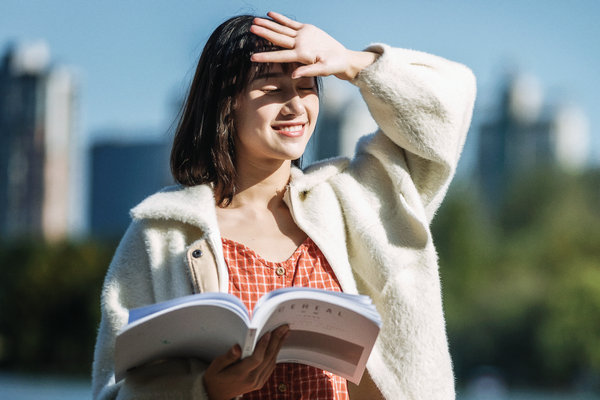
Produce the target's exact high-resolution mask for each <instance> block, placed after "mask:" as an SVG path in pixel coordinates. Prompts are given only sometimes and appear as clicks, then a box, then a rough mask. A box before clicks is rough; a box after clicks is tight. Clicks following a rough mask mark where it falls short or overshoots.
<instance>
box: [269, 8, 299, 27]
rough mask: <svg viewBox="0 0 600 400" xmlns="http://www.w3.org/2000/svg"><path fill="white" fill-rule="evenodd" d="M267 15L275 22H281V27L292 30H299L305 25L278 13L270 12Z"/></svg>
mask: <svg viewBox="0 0 600 400" xmlns="http://www.w3.org/2000/svg"><path fill="white" fill-rule="evenodd" d="M267 15H268V16H269V17H271V18H273V20H275V21H277V22H279V23H280V24H281V25H285V26H288V27H290V28H292V29H296V30H298V29H300V28H302V26H303V25H304V24H302V23H301V22H298V21H294V20H293V19H290V18H288V17H286V16H285V15H283V14H279V13H276V12H275V11H269V12H268V13H267Z"/></svg>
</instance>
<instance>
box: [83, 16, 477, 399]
mask: <svg viewBox="0 0 600 400" xmlns="http://www.w3.org/2000/svg"><path fill="white" fill-rule="evenodd" d="M268 15H269V17H270V19H266V18H254V17H251V16H241V17H235V18H232V19H230V20H229V21H226V22H225V23H223V24H222V25H221V26H220V27H219V28H217V30H216V31H215V32H214V33H213V35H212V36H211V38H210V39H209V40H208V42H207V45H206V47H205V49H204V51H203V54H202V56H201V59H200V61H199V63H198V68H197V70H196V76H195V78H194V81H193V83H192V85H191V88H190V93H189V95H188V98H187V102H186V105H185V109H184V112H183V115H182V119H181V121H180V124H179V126H178V130H177V133H176V136H175V140H174V145H173V150H172V156H171V164H172V165H171V166H172V170H173V174H174V177H175V179H176V180H177V181H178V182H179V183H180V184H181V185H180V186H177V187H173V188H167V189H165V190H163V191H162V192H159V193H157V194H155V195H153V196H150V197H149V198H148V199H146V200H144V201H143V202H142V203H141V204H140V205H138V206H137V207H136V208H134V209H133V210H132V217H133V222H132V224H131V226H130V228H129V229H128V231H127V233H126V234H125V236H124V238H123V240H122V242H121V244H120V245H119V248H118V249H117V252H116V254H115V257H114V259H113V261H112V263H111V266H110V268H109V272H108V274H107V277H106V282H105V286H104V291H103V303H102V310H103V316H102V322H101V326H100V331H99V335H98V340H97V344H96V353H95V361H94V377H93V378H94V383H93V385H94V396H95V397H96V398H114V397H118V398H198V399H212V400H215V399H230V398H233V397H236V396H240V395H244V398H272V397H277V398H280V397H282V396H289V397H290V398H297V396H302V398H311V399H314V398H319V399H320V398H326V399H346V398H348V394H347V388H346V382H345V381H344V380H343V379H341V378H339V377H336V376H334V375H332V374H329V373H328V372H326V371H321V370H318V369H315V368H311V367H307V366H301V365H297V364H293V365H287V364H277V365H276V364H275V359H276V356H277V353H278V351H279V348H280V347H281V344H282V342H283V341H284V340H285V336H286V334H287V329H288V328H287V327H285V326H284V327H280V328H278V329H277V330H275V331H274V332H272V333H270V334H267V335H265V336H264V337H263V338H262V339H261V340H260V341H259V345H258V346H257V349H256V350H255V352H254V354H253V355H252V356H250V357H248V358H245V359H244V360H240V349H239V348H238V347H237V346H235V347H234V348H232V349H230V351H229V352H228V353H226V354H224V355H222V356H220V357H218V358H216V359H215V360H213V362H212V363H210V364H209V365H204V364H202V363H201V362H199V361H198V360H194V359H186V360H169V361H165V362H163V363H159V364H154V365H150V366H148V367H146V368H142V369H141V370H139V371H137V372H136V373H133V374H131V375H129V376H128V377H127V378H126V379H125V380H124V381H123V382H121V383H118V384H115V382H114V374H113V358H112V350H113V348H114V338H115V335H116V332H118V330H119V329H120V328H121V327H122V326H123V325H124V324H125V323H126V320H127V315H128V310H129V309H130V308H133V307H138V306H141V305H145V304H149V303H154V302H158V301H162V300H166V299H170V298H173V297H178V296H183V295H187V294H190V293H193V292H202V291H223V292H230V293H234V294H236V295H237V296H239V297H241V298H242V300H243V301H244V302H245V303H246V305H247V306H249V308H250V309H251V308H252V307H253V304H254V302H255V301H256V299H258V298H259V297H260V296H261V295H262V294H264V292H267V291H269V290H272V289H274V288H277V287H282V286H290V285H303V286H312V287H321V288H325V289H328V290H343V291H345V292H349V293H357V292H361V293H364V294H367V295H369V296H371V298H372V299H373V301H374V303H375V304H376V306H377V308H378V311H379V313H380V314H381V316H382V319H383V326H382V330H381V332H380V336H379V338H378V341H377V343H376V344H375V347H374V349H373V352H372V354H371V357H370V359H369V362H368V364H367V370H368V373H366V374H365V375H366V377H365V378H363V383H364V384H363V383H361V386H360V387H359V388H354V389H355V390H368V391H370V394H368V395H366V394H361V393H360V392H353V393H352V394H351V397H352V398H376V397H373V396H382V397H384V398H386V399H448V398H453V397H454V387H453V375H452V369H451V362H450V357H449V354H448V346H447V340H446V336H445V328H444V319H443V313H442V306H441V295H440V286H439V277H438V271H437V268H438V267H437V257H436V253H435V249H434V247H433V244H432V240H431V233H430V230H429V223H430V221H431V219H432V217H433V214H434V212H435V210H436V209H437V207H438V206H439V204H440V202H441V200H442V198H443V196H444V194H445V191H446V189H447V187H448V184H449V181H450V178H451V177H452V174H453V172H454V168H455V166H456V163H457V161H458V157H459V155H460V152H461V149H462V145H463V143H464V139H465V135H466V132H467V130H468V126H469V123H470V118H471V112H472V107H473V102H474V97H475V84H474V78H473V76H472V74H471V73H470V71H469V70H468V69H467V68H465V67H464V66H462V65H459V64H456V63H452V62H449V61H447V60H444V59H441V58H439V57H435V56H432V55H428V54H424V53H420V52H415V51H411V50H403V49H392V48H390V47H388V46H385V45H373V46H370V47H369V48H368V49H367V50H366V51H362V52H356V51H350V50H347V49H346V48H344V47H343V46H342V45H341V44H340V43H338V42H337V41H335V40H334V39H333V38H331V37H330V36H329V35H327V34H326V33H325V32H323V31H321V30H320V29H318V28H316V27H314V26H311V25H308V24H302V23H300V22H296V21H293V20H291V19H289V18H286V17H284V16H282V15H280V14H277V13H269V14H268ZM328 75H335V76H336V77H338V78H340V79H343V80H348V81H350V82H352V83H353V84H355V85H357V86H358V87H359V88H360V90H361V93H362V96H363V97H364V99H365V101H366V102H367V105H368V106H369V109H370V111H371V113H372V115H373V117H374V119H375V120H376V121H377V123H378V125H379V128H380V129H379V130H378V132H376V133H375V134H373V135H369V136H366V137H365V138H363V139H361V141H360V142H359V144H358V145H357V150H356V155H355V157H354V158H353V159H352V160H347V159H341V158H340V159H334V160H330V161H327V162H323V163H320V164H317V165H315V166H313V167H311V168H309V169H308V170H307V171H305V172H303V171H301V170H299V169H298V168H296V167H295V165H296V164H297V160H298V159H299V158H300V157H301V156H302V153H303V152H304V149H305V147H306V143H307V142H308V139H309V138H310V135H311V134H312V132H313V131H314V127H315V125H316V121H317V116H318V107H319V103H318V92H319V85H318V78H317V77H318V76H328ZM279 267H282V268H283V269H281V268H279ZM274 271H284V272H283V273H282V274H276V273H274ZM207 323H212V322H211V321H207ZM364 386H367V387H366V388H365V387H364ZM355 393H356V394H355ZM363 393H364V392H363ZM373 393H376V394H373ZM364 396H367V397H364ZM285 398H287V397H285Z"/></svg>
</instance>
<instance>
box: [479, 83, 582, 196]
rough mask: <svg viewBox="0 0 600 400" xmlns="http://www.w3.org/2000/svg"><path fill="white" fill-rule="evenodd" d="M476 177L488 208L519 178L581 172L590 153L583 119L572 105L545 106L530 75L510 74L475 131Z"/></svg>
mask: <svg viewBox="0 0 600 400" xmlns="http://www.w3.org/2000/svg"><path fill="white" fill-rule="evenodd" d="M479 133H480V135H479V149H478V161H479V162H478V169H477V172H478V175H479V182H480V187H481V189H482V194H483V196H484V198H485V200H486V202H487V203H488V205H490V206H491V207H492V208H497V207H498V206H500V205H501V203H502V201H503V198H504V194H505V193H506V191H507V189H508V185H510V183H511V182H512V181H513V180H514V179H515V178H516V177H517V176H518V175H522V174H526V173H528V172H531V171H534V170H539V169H543V168H558V169H563V170H572V171H573V170H575V171H576V170H580V169H582V168H584V167H585V165H586V162H587V158H588V155H589V141H590V138H589V124H588V120H587V117H586V116H585V115H584V114H583V112H582V111H581V110H580V109H579V108H578V107H576V106H574V105H561V104H549V103H548V102H546V100H545V98H544V92H543V89H542V86H541V85H540V83H539V82H538V80H537V79H536V78H535V77H533V76H527V75H510V76H508V77H507V79H506V80H505V82H504V83H503V86H502V89H501V92H500V98H499V103H498V105H497V107H496V110H495V112H494V113H492V114H490V118H489V119H488V121H487V122H485V123H483V124H482V126H481V128H480V132H479Z"/></svg>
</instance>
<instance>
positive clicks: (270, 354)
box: [257, 325, 289, 383]
mask: <svg viewBox="0 0 600 400" xmlns="http://www.w3.org/2000/svg"><path fill="white" fill-rule="evenodd" d="M288 334H289V327H288V326H287V325H283V326H280V327H279V328H277V329H276V330H275V331H273V334H272V335H271V340H270V341H269V346H268V347H267V350H266V352H265V359H264V360H263V363H262V365H261V366H259V367H258V368H257V372H258V374H259V375H258V381H259V382H262V383H264V382H266V381H267V379H269V377H270V376H271V374H272V373H273V370H274V369H275V366H276V365H277V356H278V355H279V351H280V350H281V347H282V346H283V343H284V342H285V339H286V337H287V336H288Z"/></svg>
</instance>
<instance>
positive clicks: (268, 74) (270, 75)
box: [252, 72, 288, 81]
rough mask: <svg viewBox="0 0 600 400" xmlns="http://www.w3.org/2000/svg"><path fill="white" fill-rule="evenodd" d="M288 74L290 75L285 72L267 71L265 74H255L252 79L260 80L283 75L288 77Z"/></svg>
mask: <svg viewBox="0 0 600 400" xmlns="http://www.w3.org/2000/svg"><path fill="white" fill-rule="evenodd" d="M287 76H288V74H285V73H283V72H265V73H263V74H260V75H257V76H255V77H254V79H252V80H253V81H258V80H260V79H272V78H282V77H287Z"/></svg>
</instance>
